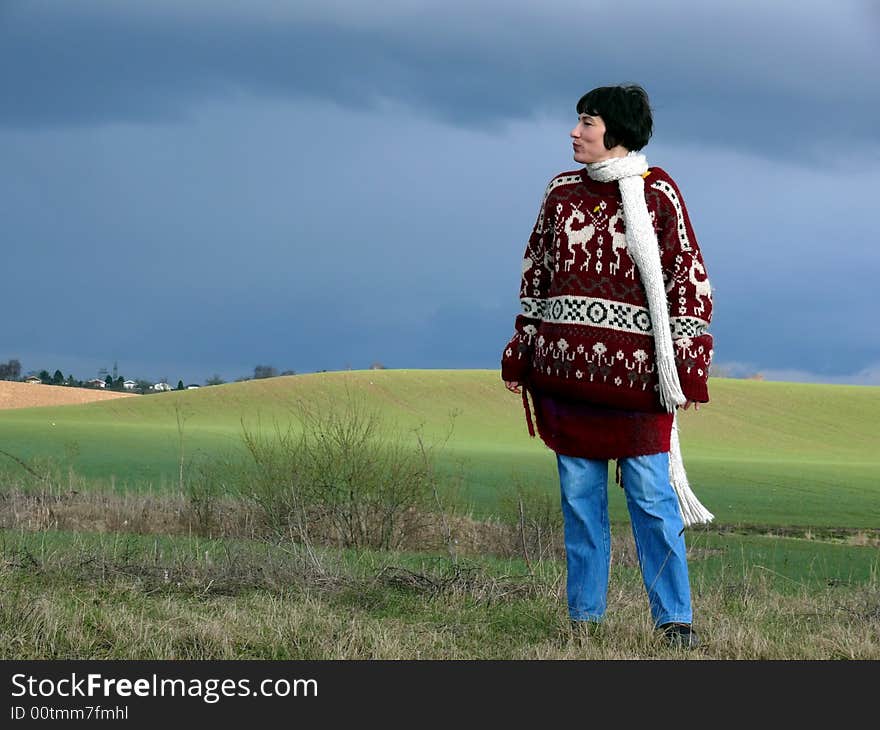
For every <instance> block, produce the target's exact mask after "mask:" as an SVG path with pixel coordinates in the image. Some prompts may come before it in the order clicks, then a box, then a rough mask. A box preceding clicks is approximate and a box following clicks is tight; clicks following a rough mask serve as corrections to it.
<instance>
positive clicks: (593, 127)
mask: <svg viewBox="0 0 880 730" xmlns="http://www.w3.org/2000/svg"><path fill="white" fill-rule="evenodd" d="M570 135H571V139H572V147H573V148H574V159H575V162H580V163H581V164H583V165H586V164H587V163H590V162H600V161H601V160H606V159H608V158H609V157H614V156H616V155H615V154H614V152H613V151H612V150H607V149H605V143H604V142H603V140H604V138H605V122H603V121H602V117H599V116H596V117H592V116H590V115H589V114H581V115H579V116H578V122H577V124H576V125H575V127H574V129H572V130H571V132H570Z"/></svg>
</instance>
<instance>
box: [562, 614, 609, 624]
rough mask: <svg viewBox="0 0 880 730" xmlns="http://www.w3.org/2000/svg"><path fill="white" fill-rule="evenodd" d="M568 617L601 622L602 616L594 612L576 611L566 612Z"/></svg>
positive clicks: (575, 619)
mask: <svg viewBox="0 0 880 730" xmlns="http://www.w3.org/2000/svg"><path fill="white" fill-rule="evenodd" d="M568 617H569V618H570V619H571V620H572V621H584V622H593V623H597V624H599V623H602V618H603V617H602V616H599V615H597V614H595V613H578V612H572V611H569V612H568Z"/></svg>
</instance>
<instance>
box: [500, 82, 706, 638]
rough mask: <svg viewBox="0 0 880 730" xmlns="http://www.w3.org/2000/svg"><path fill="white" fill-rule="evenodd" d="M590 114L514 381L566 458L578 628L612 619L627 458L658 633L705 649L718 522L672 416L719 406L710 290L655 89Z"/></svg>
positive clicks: (585, 109)
mask: <svg viewBox="0 0 880 730" xmlns="http://www.w3.org/2000/svg"><path fill="white" fill-rule="evenodd" d="M577 113H578V121H577V124H576V126H575V127H574V129H572V131H571V138H572V147H573V151H574V159H575V161H576V162H579V163H581V164H582V165H584V167H583V168H582V169H579V170H574V171H569V172H563V173H560V174H559V175H556V176H555V177H554V178H553V179H552V180H551V181H550V183H549V185H548V186H547V189H546V191H545V193H544V199H543V201H542V203H541V209H540V211H539V213H538V219H537V222H536V223H535V227H534V229H533V231H532V234H531V236H530V237H529V242H528V245H527V247H526V251H525V256H524V259H523V268H522V270H523V276H522V281H521V285H520V301H521V304H522V310H523V311H522V314H520V315H519V316H517V318H516V323H515V333H514V335H513V338H512V339H511V340H510V342H509V343H508V345H507V347H505V349H504V353H503V355H502V361H501V375H502V378H503V380H504V381H505V385H506V386H507V388H508V389H509V390H511V391H512V392H514V393H521V394H522V398H523V404H524V406H525V409H526V418H527V421H528V426H529V432H530V434H531V435H532V436H534V430H533V427H532V421H531V417H530V414H529V408H528V399H527V395H526V393H527V391H528V392H529V393H531V395H532V402H533V405H534V412H535V423H536V425H537V428H538V432H539V434H540V436H541V438H542V440H543V441H544V443H545V444H546V445H547V446H548V447H549V448H551V449H552V450H553V451H554V452H556V459H557V466H558V470H559V480H560V489H561V495H562V513H563V525H564V537H565V548H566V564H567V595H568V609H569V615H570V617H571V620H572V622H573V626H584V625H585V626H586V627H587V629H588V631H589V632H590V633H594V632H595V630H596V629H597V628H598V627H599V625H600V623H601V621H602V619H603V617H604V614H605V610H606V597H607V592H608V574H609V566H610V560H611V536H610V528H609V522H608V492H607V480H608V460H609V459H616V460H617V462H618V469H619V474H620V477H621V479H622V486H623V488H624V491H625V493H626V501H627V507H628V509H629V513H630V518H631V522H632V529H633V536H634V538H635V544H636V550H637V553H638V557H639V564H640V567H641V571H642V578H643V580H644V584H645V588H646V590H647V593H648V599H649V603H650V609H651V614H652V617H653V620H654V626H655V627H656V628H657V629H658V630H659V632H660V635H661V636H662V637H663V638H664V639H665V640H666V641H667V642H668V643H669V644H670V645H673V646H677V647H686V648H693V647H696V646H697V645H698V643H699V642H698V639H697V635H696V632H695V631H694V630H693V628H692V623H693V611H692V607H691V596H690V585H689V578H688V566H687V557H686V553H685V540H684V536H683V530H684V525H685V524H695V523H698V522H704V521H708V520H711V518H712V515H711V513H709V512H707V511H706V510H705V508H703V507H702V505H700V504H699V502H698V501H697V500H696V498H695V497H694V496H693V494H692V493H690V491H689V489H688V487H687V482H686V478H685V477H684V471H683V468H681V465H680V452H679V451H678V444H677V435H676V431H675V429H674V414H675V410H676V408H678V407H683V408H684V409H685V410H687V409H688V408H689V407H690V405H691V404H692V403H693V404H694V409H695V410H696V409H697V408H698V407H699V406H698V404H700V403H707V402H708V401H709V395H708V390H707V380H708V375H709V364H710V361H711V357H712V345H713V342H712V336H711V335H710V334H709V333H708V332H707V331H706V330H707V328H708V326H709V322H710V321H711V318H712V293H711V288H710V285H709V281H708V278H707V276H706V269H705V266H704V264H703V258H702V254H701V253H700V249H699V247H698V246H697V240H696V237H695V236H694V232H693V229H692V228H691V222H690V219H689V217H688V213H687V209H686V208H685V205H684V200H683V198H682V196H681V193H680V191H679V189H678V186H677V185H676V184H675V182H674V181H673V180H672V178H671V177H670V176H669V175H668V174H667V173H666V172H665V171H664V170H662V169H661V168H659V167H650V168H649V167H648V165H647V161H646V159H645V157H644V155H641V154H638V151H639V150H641V149H642V148H643V147H644V146H645V145H646V144H647V143H648V140H649V138H650V136H651V132H652V129H653V117H652V113H651V108H650V104H649V100H648V96H647V94H646V93H645V90H644V89H643V88H642V87H640V86H637V85H627V86H611V87H601V88H597V89H593V90H592V91H590V92H589V93H587V94H585V95H584V96H583V97H582V98H581V99H580V100H579V101H578V103H577ZM655 324H656V326H654V325H655ZM670 451H672V461H670ZM670 470H672V479H671V478H670Z"/></svg>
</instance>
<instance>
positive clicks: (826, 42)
mask: <svg viewBox="0 0 880 730" xmlns="http://www.w3.org/2000/svg"><path fill="white" fill-rule="evenodd" d="M871 7H872V5H871V3H868V2H858V1H856V0H852V1H851V2H834V3H831V2H797V3H794V2H777V3H753V2H747V3H736V4H730V5H729V7H724V6H721V5H720V4H715V3H663V4H655V3H633V2H616V3H589V2H553V3H548V4H543V5H542V6H541V8H540V9H537V6H536V5H534V6H533V5H532V4H528V3H520V4H518V3H516V2H506V3H498V2H478V3H458V2H447V3H442V4H441V3H428V2H421V3H419V2H415V3H388V4H383V6H382V7H373V6H372V5H370V6H369V8H366V7H365V6H364V4H362V3H356V2H329V3H321V4H317V3H315V4H309V3H299V2H298V3H290V4H284V3H277V2H268V1H259V2H253V3H247V4H236V3H230V2H224V1H217V2H212V3H208V2H201V1H192V2H188V3H180V4H176V3H169V2H166V1H165V0H155V1H154V2H151V3H144V4H140V3H138V4H129V3H111V2H94V1H87V0H82V1H80V2H66V3H48V2H37V1H35V0H28V1H27V2H24V1H22V2H8V3H6V4H5V5H4V6H3V10H2V13H0V92H2V93H0V124H2V125H6V126H8V127H10V126H11V127H31V128H32V127H35V126H66V125H94V124H101V123H103V122H109V121H138V122H151V121H163V120H173V119H177V118H180V117H181V116H186V115H187V114H188V113H189V112H190V111H191V110H192V109H193V108H194V107H195V106H196V105H198V104H199V103H200V102H203V101H205V100H211V99H218V98H221V99H222V98H226V97H230V96H232V95H235V94H239V93H244V94H256V95H266V96H278V97H282V98H288V99H297V98H312V99H323V100H330V101H333V102H334V103H337V104H339V105H340V106H341V107H343V108H345V107H354V106H357V107H361V108H364V107H371V106H374V105H378V104H381V103H382V102H383V100H393V101H396V102H402V103H404V104H407V105H410V106H412V107H413V108H415V109H417V110H418V111H419V113H422V114H425V115H428V116H432V117H436V118H439V119H442V120H445V121H447V122H449V123H451V124H456V125H462V126H470V127H482V128H486V127H490V128H491V127H494V126H497V125H499V124H502V123H504V122H507V121H510V120H513V119H528V118H532V117H534V116H535V115H538V114H546V113H549V114H552V115H557V116H558V115H560V114H562V113H566V112H567V111H568V110H569V109H570V107H572V106H573V104H574V102H575V101H576V97H577V95H578V94H579V93H581V91H583V90H586V88H588V87H589V86H592V85H598V84H602V83H617V82H620V81H625V80H638V81H639V82H641V83H643V84H644V85H645V86H646V87H647V88H648V89H649V91H650V92H651V94H652V98H653V99H654V100H655V105H656V113H657V117H658V122H662V128H663V131H664V135H665V138H666V139H669V140H676V139H680V140H687V141H690V142H697V143H699V142H700V141H703V142H705V143H707V144H712V145H718V144H723V145H727V146H731V147H738V148H741V149H748V150H750V151H752V152H757V153H758V154H760V155H762V156H771V157H774V156H793V157H801V158H803V157H810V158H818V157H819V155H820V154H827V151H823V147H824V148H825V150H827V145H828V144H833V145H841V144H845V145H858V144H870V145H875V144H877V142H878V139H880V138H878V133H877V130H876V122H877V120H878V118H880V90H878V89H880V87H878V86H877V85H876V84H873V83H868V81H867V80H868V79H869V78H870V77H871V75H872V74H873V73H874V70H875V69H876V68H877V67H878V65H880V50H878V49H880V43H878V40H880V33H878V15H877V13H876V11H875V10H872V9H871ZM658 126H659V125H658Z"/></svg>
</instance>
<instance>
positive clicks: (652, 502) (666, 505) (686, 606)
mask: <svg viewBox="0 0 880 730" xmlns="http://www.w3.org/2000/svg"><path fill="white" fill-rule="evenodd" d="M556 460H557V465H558V467H559V483H560V487H561V491H562V517H563V528H564V532H565V559H566V565H567V581H566V587H567V591H568V612H569V615H570V616H571V618H572V619H573V620H575V621H601V620H602V617H603V616H604V615H605V607H606V602H607V597H608V572H609V567H610V564H611V528H610V526H609V523H608V461H607V460H606V459H583V458H579V457H575V456H564V455H563V454H557V455H556ZM620 474H621V479H622V481H623V488H624V491H625V492H626V504H627V507H628V508H629V514H630V520H631V522H632V531H633V537H634V538H635V542H636V551H637V553H638V556H639V565H640V566H641V569H642V580H643V581H644V583H645V589H646V590H647V592H648V601H649V603H650V606H651V616H652V617H653V619H654V625H655V626H659V625H660V624H665V623H669V622H673V621H674V622H681V623H687V624H689V623H691V621H692V618H693V613H692V611H691V591H690V584H689V582H688V566H687V557H686V554H685V543H684V534H683V533H682V528H683V526H684V523H683V522H682V519H681V513H680V512H679V509H678V498H677V497H676V496H675V492H674V491H673V489H672V484H671V483H670V482H669V454H668V453H666V452H664V453H661V454H650V455H648V456H633V457H629V458H625V459H621V460H620Z"/></svg>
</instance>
